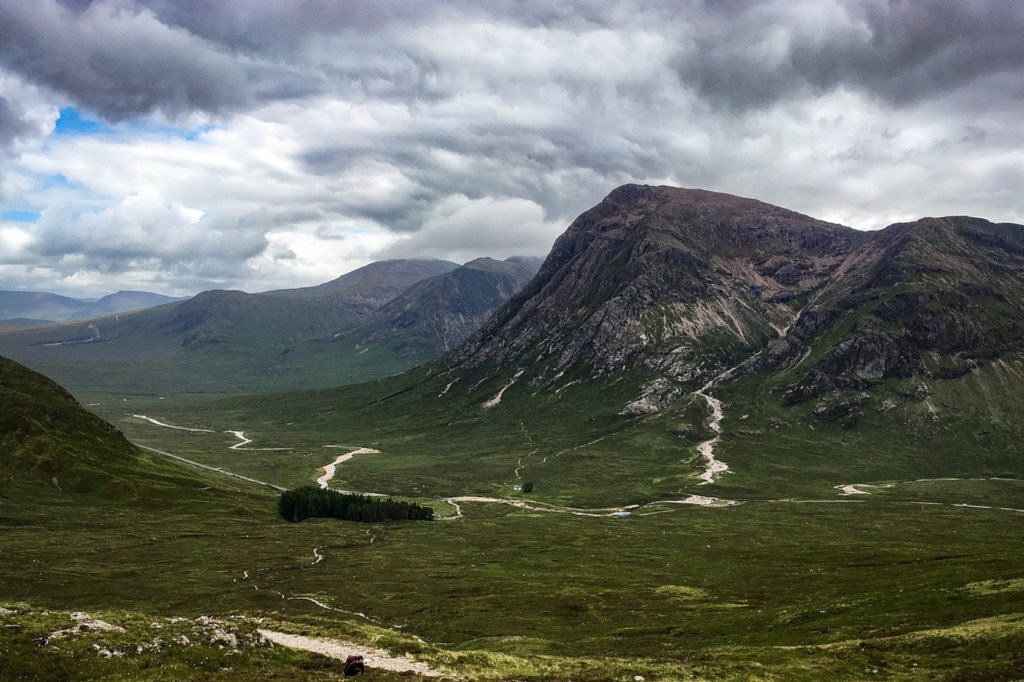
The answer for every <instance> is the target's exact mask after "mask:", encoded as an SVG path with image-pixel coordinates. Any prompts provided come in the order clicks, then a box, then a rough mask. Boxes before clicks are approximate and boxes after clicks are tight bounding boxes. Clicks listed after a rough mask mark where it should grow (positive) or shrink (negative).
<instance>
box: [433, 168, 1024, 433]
mask: <svg viewBox="0 0 1024 682" xmlns="http://www.w3.org/2000/svg"><path fill="white" fill-rule="evenodd" d="M1022 308H1024V227H1022V226H1019V225H1008V224H1003V225H996V224H992V223H989V222H987V221H984V220H981V219H977V218H956V217H955V218H926V219H923V220H920V221H918V222H916V223H905V224H898V225H893V226H891V227H889V228H886V229H885V230H880V231H877V232H858V231H856V230H852V229H850V228H846V227H842V226H839V225H834V224H830V223H825V222H821V221H818V220H814V219H813V218H809V217H807V216H803V215H800V214H798V213H794V212H792V211H788V210H786V209H782V208H778V207H775V206H771V205H769V204H764V203H762V202H759V201H755V200H752V199H743V198H739V197H734V196H730V195H725V194H717V193H714V192H707V191H703V190H687V189H677V188H671V187H647V186H638V185H625V186H623V187H620V188H618V189H616V190H615V191H613V192H612V193H611V194H609V195H608V197H607V198H605V200H604V201H602V202H601V203H600V204H598V205H597V206H595V207H594V208H592V209H590V210H589V211H587V212H585V213H583V214H582V215H580V217H579V218H577V219H576V220H575V221H574V222H573V224H572V225H571V226H570V227H569V228H568V230H566V232H565V234H563V235H562V236H561V237H560V238H559V239H558V240H557V242H556V243H555V245H554V248H553V249H552V251H551V253H550V254H549V256H548V258H547V260H546V261H545V262H544V264H543V265H542V266H541V269H540V271H539V272H538V274H537V276H536V277H534V278H533V280H532V281H530V283H529V284H527V285H526V286H525V287H524V288H523V289H522V290H521V291H520V293H519V294H518V295H516V296H514V297H513V298H512V299H511V300H509V302H508V303H507V304H505V305H504V306H502V307H501V308H500V309H499V310H498V311H497V312H496V313H495V314H494V315H493V316H492V317H491V318H490V319H489V320H488V321H487V322H486V323H485V324H484V325H483V326H482V327H481V328H480V329H479V330H478V331H477V332H476V333H475V334H473V335H472V336H471V337H470V338H469V339H468V340H467V341H466V343H464V344H463V345H462V346H461V347H459V348H457V349H456V350H455V351H454V352H452V353H450V354H449V355H448V358H447V359H448V361H449V363H451V364H452V365H454V366H456V367H457V368H461V369H468V370H472V369H478V368H479V369H485V370H487V371H489V372H491V373H492V374H495V375H499V374H500V375H506V376H511V375H512V374H514V373H516V372H519V371H525V376H524V377H523V379H521V382H524V381H525V382H530V383H531V384H533V385H554V384H556V383H559V382H560V383H563V384H564V383H565V382H566V381H568V380H569V379H568V378H567V379H561V377H562V376H563V375H565V374H567V373H570V376H571V377H573V379H574V380H575V379H580V378H583V379H586V378H599V377H609V376H615V377H621V376H622V375H623V374H624V373H629V374H630V376H631V377H632V379H634V380H635V381H636V385H637V386H638V394H637V397H636V399H635V400H634V401H632V402H630V403H628V404H627V405H625V406H624V409H623V411H622V413H623V414H625V415H642V414H647V413H650V412H656V411H658V410H661V409H664V408H665V407H666V406H667V405H670V404H671V403H672V402H673V401H675V400H676V399H678V397H679V396H680V395H682V394H683V393H685V392H687V391H692V390H694V389H695V388H696V387H697V386H699V385H700V383H698V382H704V381H706V380H708V379H709V378H710V377H712V376H715V375H716V374H717V373H719V372H721V371H722V370H723V369H724V368H726V367H730V366H734V365H739V364H741V363H743V364H742V368H741V370H740V371H737V372H736V373H735V374H734V375H733V376H742V375H744V374H749V373H751V372H763V373H774V372H780V371H786V372H788V373H789V376H792V377H794V378H793V379H792V381H791V383H790V384H789V385H788V386H787V387H786V388H785V390H784V391H783V395H782V400H783V402H784V403H785V404H797V403H801V402H804V401H807V400H811V399H814V398H818V397H820V396H823V395H825V394H828V393H830V392H834V391H840V392H842V391H846V392H850V391H856V392H858V395H859V393H860V392H862V391H864V390H865V389H866V388H869V387H870V385H871V383H872V382H875V381H879V380H883V379H887V378H891V377H907V376H919V377H922V378H928V377H933V376H956V375H957V374H958V373H963V372H965V371H969V370H970V369H971V368H973V367H976V366H978V364H979V363H980V362H984V361H987V360H989V359H992V358H997V357H1000V356H1001V355H1003V354H1005V353H1007V352H1011V351H1016V350H1021V349H1024V322H1022V320H1021V315H1020V313H1019V311H1020V310H1021V309H1022ZM860 402H862V401H859V399H858V400H852V399H850V398H849V397H847V398H841V397H840V398H830V399H829V401H828V402H827V403H823V404H821V405H819V407H821V409H822V410H823V412H822V417H823V418H824V417H827V416H829V415H831V414H833V413H835V414H839V413H843V414H846V415H847V416H849V415H852V414H854V413H855V412H856V409H855V408H856V406H858V405H859V404H860ZM844 405H851V406H853V407H850V409H846V408H845V407H843V406H844ZM836 410H838V412H835V411H836Z"/></svg>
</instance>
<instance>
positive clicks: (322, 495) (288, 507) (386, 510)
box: [277, 485, 434, 523]
mask: <svg viewBox="0 0 1024 682" xmlns="http://www.w3.org/2000/svg"><path fill="white" fill-rule="evenodd" d="M277 511H278V513H279V514H280V515H281V518H283V519H285V520H286V521H291V522H292V523H298V522H299V521H302V520H303V519H308V518H311V517H313V518H334V519H343V520H345V521H366V522H369V521H406V520H414V521H418V520H422V521H430V520H432V519H433V518H434V510H433V509H431V508H430V507H421V506H420V505H418V504H416V503H415V502H399V501H397V500H392V499H391V498H390V497H389V498H387V499H383V498H379V497H369V496H367V495H354V494H347V493H339V492H337V491H335V490H330V489H327V488H319V487H317V486H314V485H307V486H303V487H301V488H295V489H294V490H286V491H285V492H283V493H281V499H280V500H278V502H277Z"/></svg>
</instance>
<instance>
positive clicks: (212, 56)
mask: <svg viewBox="0 0 1024 682" xmlns="http://www.w3.org/2000/svg"><path fill="white" fill-rule="evenodd" d="M0 65H2V66H3V67H5V68H6V69H8V70H10V71H13V72H15V73H18V74H19V75H21V76H22V77H23V78H24V79H25V80H27V81H29V82H32V83H35V84H41V85H44V86H46V87H48V88H50V89H52V90H55V91H57V92H60V93H63V94H65V95H67V96H68V97H70V98H71V99H72V100H73V102H74V103H75V104H76V105H78V106H80V107H83V108H86V109H89V110H91V111H94V112H96V113H98V114H100V115H102V116H104V117H106V118H107V119H110V120H121V119H124V118H126V117H130V116H136V115H140V114H146V113H150V112H153V111H156V110H160V111H163V112H165V113H167V114H170V115H176V114H184V113H188V112H190V111H193V110H204V111H219V110H222V109H225V108H232V107H238V106H241V105H243V104H245V103H246V102H247V101H249V100H250V99H251V93H250V91H249V89H248V87H249V83H248V80H249V78H248V74H247V71H246V68H245V67H244V66H243V65H241V64H239V63H238V61H237V60H236V57H235V56H234V55H231V54H228V53H226V52H224V51H220V50H218V49H216V47H215V46H211V45H209V44H206V43H204V42H203V41H201V40H199V39H197V38H196V37H195V36H192V35H190V34H189V33H187V32H186V31H183V30H180V29H175V28H172V27H168V26H166V25H164V24H162V23H160V22H159V21H158V20H157V19H156V18H155V17H154V16H153V15H152V14H151V13H149V12H146V11H144V10H138V9H136V8H134V7H127V8H122V7H119V6H115V5H112V4H102V5H99V4H97V5H92V6H90V7H87V8H85V9H83V10H80V11H76V10H74V9H69V8H66V7H64V6H61V5H57V4H56V3H54V2H53V1H52V0H40V1H39V2H20V1H19V0H3V1H2V2H0Z"/></svg>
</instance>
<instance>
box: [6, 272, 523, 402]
mask: <svg viewBox="0 0 1024 682" xmlns="http://www.w3.org/2000/svg"><path fill="white" fill-rule="evenodd" d="M537 263H538V261H531V260H529V259H511V260H510V261H506V262H498V261H491V260H489V259H481V260H479V261H475V262H474V263H471V264H467V265H466V266H459V265H457V264H456V263H451V262H448V261H440V260H390V261H381V262H378V263H372V264H370V265H368V266H365V267H363V268H359V269H358V270H354V271H353V272H350V273H347V274H345V275H343V276H341V277H339V278H337V279H335V280H333V281H331V282H328V283H326V284H322V285H319V286H315V287H306V288H301V289H283V290H275V291H269V292H264V293H258V294H249V293H245V292H241V291H205V292H203V293H201V294H198V295H196V296H194V297H193V298H191V299H189V300H187V301H184V302H181V303H171V304H165V305H162V306H157V307H153V308H147V309H145V310H141V311H137V312H134V313H122V314H119V315H116V316H106V317H100V318H95V319H90V320H88V321H83V322H71V323H64V324H60V325H50V326H45V327H35V328H30V329H24V330H20V331H12V332H8V333H3V334H0V349H2V350H0V352H3V353H6V354H8V355H9V356H11V357H13V358H15V359H17V360H19V361H21V362H24V363H26V364H28V365H29V366H31V367H34V368H36V369H38V370H40V371H44V372H46V373H47V374H49V375H51V376H54V377H57V378H58V379H59V380H60V381H61V382H63V383H64V384H65V385H68V386H70V387H72V388H73V389H74V390H76V391H84V392H99V393H119V394H124V393H141V394H152V393H177V392H213V393H225V392H227V393H232V392H247V391H272V390H288V389H297V388H317V387H326V386H332V385H338V384H343V383H354V382H359V381H365V380H369V379H373V378H377V377H380V376H384V375H387V374H393V373H396V372H400V371H402V370H404V369H408V368H409V367H412V366H415V365H417V364H419V363H421V362H423V361H425V360H429V359H432V358H434V357H437V356H438V355H440V354H441V353H443V352H444V351H445V350H446V349H448V348H449V347H451V345H454V344H455V343H457V342H459V341H461V340H462V339H463V338H464V337H465V336H466V335H468V334H469V333H470V332H471V331H472V330H473V328H475V325H476V324H477V323H479V322H480V321H482V320H483V319H484V318H485V317H486V316H487V315H488V314H489V313H490V312H491V311H493V310H494V309H495V308H497V307H498V306H499V305H501V304H502V303H503V302H504V301H505V300H507V298H508V297H509V296H511V295H512V294H513V293H514V292H515V291H516V289H517V288H518V287H519V286H521V285H522V284H523V283H525V282H526V281H527V280H528V279H529V277H530V276H531V275H532V273H533V269H534V268H535V266H536V265H537ZM392 303H395V306H391V304H392ZM403 315H404V317H403ZM410 315H411V316H414V317H415V318H416V319H415V320H413V319H412V318H411V317H410ZM439 324H440V325H447V326H448V327H447V328H448V338H447V340H446V339H445V338H444V336H443V334H439V333H438V332H439V328H438V327H437V325H439Z"/></svg>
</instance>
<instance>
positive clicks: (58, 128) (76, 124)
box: [53, 107, 110, 136]
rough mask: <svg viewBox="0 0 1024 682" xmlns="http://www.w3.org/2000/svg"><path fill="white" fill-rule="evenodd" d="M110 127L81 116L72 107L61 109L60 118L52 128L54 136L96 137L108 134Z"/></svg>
mask: <svg viewBox="0 0 1024 682" xmlns="http://www.w3.org/2000/svg"><path fill="white" fill-rule="evenodd" d="M109 132H110V126H108V125H107V124H106V123H100V122H99V121H95V120H93V119H91V118H87V117H85V116H83V115H82V113H81V112H79V111H78V109H76V108H74V107H61V108H60V118H58V119H57V123H56V124H55V125H54V127H53V134H54V135H69V136H70V135H96V134H102V133H109Z"/></svg>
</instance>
